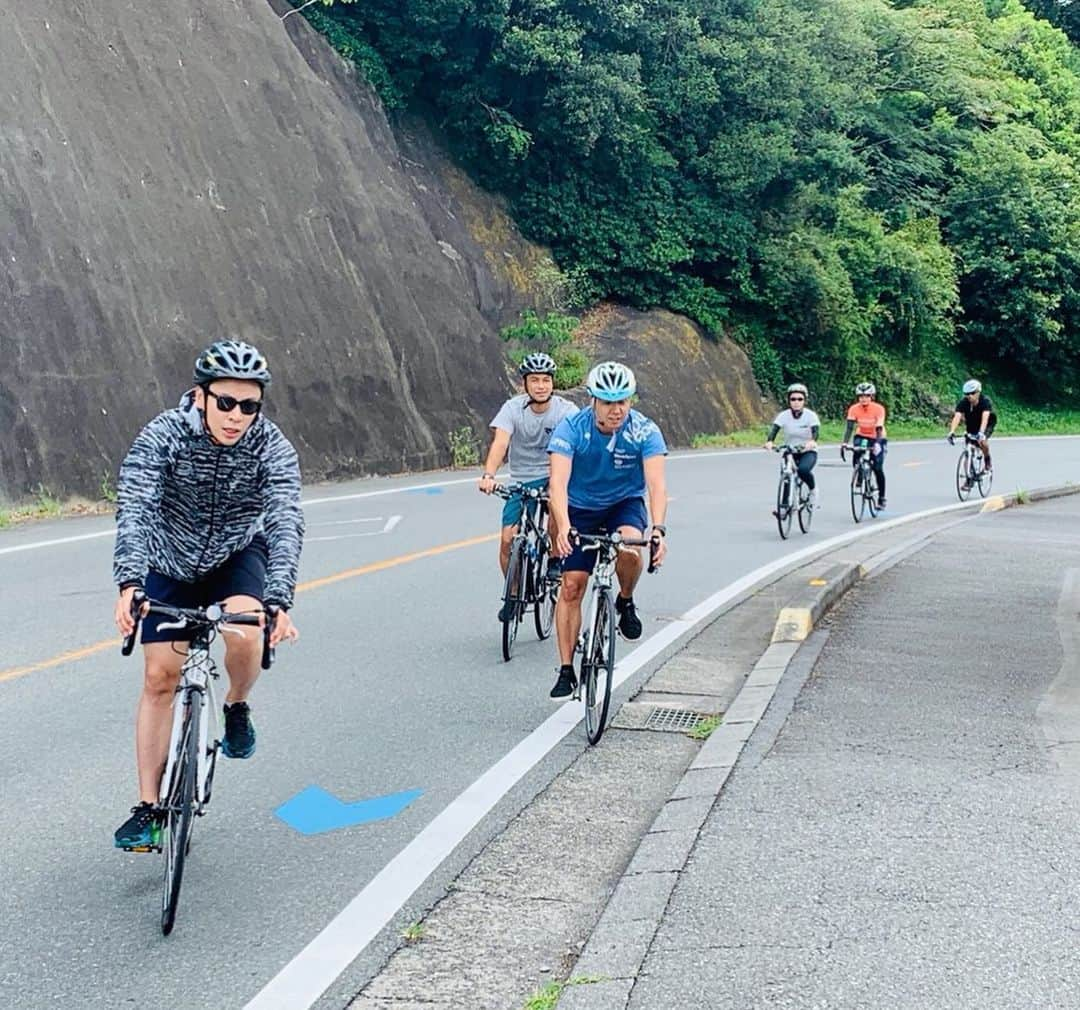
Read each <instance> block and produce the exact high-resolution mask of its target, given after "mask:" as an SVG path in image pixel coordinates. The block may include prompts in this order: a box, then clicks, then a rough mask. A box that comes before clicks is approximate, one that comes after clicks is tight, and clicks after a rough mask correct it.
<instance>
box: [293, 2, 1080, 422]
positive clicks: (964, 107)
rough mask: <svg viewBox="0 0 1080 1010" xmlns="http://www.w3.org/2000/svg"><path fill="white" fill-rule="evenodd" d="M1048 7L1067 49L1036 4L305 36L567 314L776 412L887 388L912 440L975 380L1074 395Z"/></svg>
mask: <svg viewBox="0 0 1080 1010" xmlns="http://www.w3.org/2000/svg"><path fill="white" fill-rule="evenodd" d="M1031 2H1032V3H1033V4H1034V5H1035V9H1037V10H1038V11H1039V12H1040V13H1041V14H1043V15H1045V16H1048V17H1051V18H1053V19H1054V20H1055V21H1057V23H1058V24H1060V25H1061V27H1062V28H1063V29H1065V31H1062V30H1060V29H1059V28H1058V27H1055V26H1054V25H1053V24H1051V23H1049V22H1048V21H1045V20H1042V19H1040V18H1039V17H1036V15H1035V14H1033V13H1032V12H1031V11H1030V10H1028V9H1027V8H1025V7H1024V6H1023V5H1022V4H1021V3H1020V2H1019V0H893V2H884V0H813V2H811V0H761V2H760V3H753V4H746V3H743V2H741V0H659V2H657V3H652V4H641V3H638V2H635V0H595V2H593V3H589V4H578V3H570V2H568V0H551V2H548V3H543V4H512V3H510V2H509V0H495V2H489V0H483V2H482V0H365V2H364V3H354V2H352V0H323V4H322V5H312V6H308V7H306V8H305V10H304V15H305V16H307V17H309V18H310V20H311V21H312V23H313V24H314V25H315V26H316V27H317V28H318V29H319V30H321V31H323V32H324V33H325V34H326V35H327V37H328V38H329V39H330V41H331V42H332V43H333V44H334V45H335V46H337V48H338V49H339V51H340V52H342V53H343V54H344V55H345V56H346V57H347V58H349V59H351V60H352V61H353V62H354V64H355V65H356V66H357V67H358V68H359V70H360V71H361V72H362V73H363V74H364V75H365V76H366V77H367V78H368V80H370V81H371V83H372V84H373V86H374V87H375V88H376V89H377V90H378V92H379V93H380V95H381V96H382V98H383V101H384V103H385V105H386V106H387V108H388V109H389V110H390V112H391V114H392V115H393V114H394V113H395V112H398V111H402V110H409V111H410V112H412V113H419V114H421V115H423V116H425V117H426V118H427V119H428V120H429V121H430V122H431V123H433V124H434V125H435V126H436V127H437V128H438V129H439V130H441V131H442V133H443V135H444V136H445V137H446V138H447V140H448V142H449V143H450V145H451V147H452V149H453V150H454V152H455V153H456V155H457V156H458V158H459V159H460V160H461V161H462V162H463V163H464V164H465V165H466V166H467V167H468V168H469V170H470V172H471V173H472V174H473V176H474V177H475V178H476V179H477V180H478V181H480V182H481V183H482V184H483V185H485V186H487V187H489V188H491V189H494V190H496V191H499V192H501V193H503V194H505V196H506V197H507V199H508V200H509V202H510V205H511V207H512V209H513V213H514V216H515V219H516V220H517V222H518V224H519V225H520V226H521V228H522V229H523V231H524V232H525V233H526V234H527V235H528V236H529V237H530V238H532V239H534V240H537V241H539V242H541V243H543V244H545V245H547V246H548V247H549V248H550V249H551V250H552V252H553V254H554V256H555V259H556V261H557V263H558V266H559V269H560V270H561V272H562V274H563V276H564V277H565V279H566V285H565V287H566V290H567V291H568V292H570V293H571V300H572V303H573V304H571V305H570V306H569V307H568V308H569V310H570V311H571V312H572V311H574V310H575V308H576V307H582V306H587V305H589V304H592V303H593V302H595V301H597V300H599V299H602V298H611V299H614V300H618V301H621V302H624V303H626V304H629V305H633V306H638V307H642V308H647V307H653V306H662V307H666V308H669V309H672V310H674V311H677V312H681V313H684V314H686V315H688V316H690V317H691V318H693V319H695V320H697V321H698V322H699V323H700V324H701V325H702V326H703V327H704V328H705V330H706V331H707V332H709V333H711V334H713V335H720V334H726V335H729V336H731V337H733V338H735V339H736V340H738V341H739V342H740V343H741V344H742V345H743V346H744V347H745V348H746V350H747V352H748V353H749V355H750V358H751V361H752V363H753V366H754V370H755V374H756V376H757V378H758V380H759V382H761V384H762V385H763V386H764V387H765V388H766V389H767V390H768V391H770V392H772V393H774V394H776V393H778V392H779V391H781V390H782V388H783V386H784V384H785V383H786V382H788V381H791V380H793V379H799V380H801V381H804V382H806V383H807V384H808V385H809V386H810V387H811V388H812V389H813V390H815V393H816V402H817V405H818V406H819V407H820V408H825V409H826V410H830V411H833V412H835V411H837V410H838V409H839V407H840V406H841V405H842V403H843V402H844V401H845V400H846V398H847V394H848V391H849V390H850V388H851V386H852V385H853V384H854V382H855V381H857V380H858V379H861V378H863V377H866V376H871V377H873V379H874V381H875V382H876V383H877V385H878V388H879V389H880V390H881V391H882V393H883V396H884V399H885V400H886V402H887V403H889V404H890V408H891V410H892V412H893V414H894V416H896V417H898V418H909V417H911V418H918V417H935V416H937V414H938V413H939V410H940V407H941V405H942V397H943V396H946V394H947V395H948V396H951V393H952V391H953V390H955V387H956V386H957V384H958V383H959V382H960V381H961V380H962V379H963V378H964V377H966V375H967V374H969V373H970V374H976V375H979V376H980V377H981V378H983V379H988V378H989V379H990V380H992V382H993V384H996V385H997V387H998V391H999V393H1003V394H1005V395H1006V396H1007V397H1008V398H1009V399H1012V400H1014V401H1016V402H1019V403H1024V404H1026V405H1029V406H1030V405H1038V406H1039V407H1040V408H1046V409H1047V410H1051V411H1053V410H1056V409H1058V408H1060V407H1062V406H1063V405H1065V404H1067V403H1068V402H1069V401H1070V399H1071V398H1072V397H1073V396H1074V394H1075V392H1076V391H1077V390H1078V389H1080V174H1078V165H1080V74H1078V68H1080V61H1078V57H1077V49H1076V48H1075V47H1074V45H1073V43H1072V42H1070V39H1069V36H1068V35H1067V34H1066V33H1065V32H1066V31H1073V32H1075V20H1076V15H1075V13H1074V12H1072V8H1071V7H1070V6H1069V5H1067V4H1061V3H1058V2H1055V0H1031ZM1073 6H1075V5H1073ZM538 322H540V323H544V322H546V321H545V320H538ZM523 325H524V326H525V327H526V328H528V327H529V326H531V325H532V322H531V321H528V320H526V321H523ZM525 336H526V339H528V337H527V335H525ZM1048 378H1049V379H1051V380H1052V381H1047V380H1048ZM564 381H567V382H569V379H566V380H564ZM1052 427H1053V426H1052Z"/></svg>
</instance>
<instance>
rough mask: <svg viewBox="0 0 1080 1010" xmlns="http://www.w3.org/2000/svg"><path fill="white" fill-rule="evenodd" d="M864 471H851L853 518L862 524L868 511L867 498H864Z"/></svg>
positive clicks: (857, 468) (857, 469) (856, 468)
mask: <svg viewBox="0 0 1080 1010" xmlns="http://www.w3.org/2000/svg"><path fill="white" fill-rule="evenodd" d="M862 485H863V482H862V470H861V469H860V468H859V467H855V469H854V470H852V471H851V518H852V519H854V520H855V522H857V523H861V522H862V518H863V513H864V512H865V511H866V498H865V497H864V496H863V487H862Z"/></svg>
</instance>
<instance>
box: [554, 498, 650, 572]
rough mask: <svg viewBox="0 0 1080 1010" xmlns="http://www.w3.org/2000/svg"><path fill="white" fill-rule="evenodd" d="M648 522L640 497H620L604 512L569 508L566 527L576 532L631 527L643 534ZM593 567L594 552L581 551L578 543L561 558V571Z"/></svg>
mask: <svg viewBox="0 0 1080 1010" xmlns="http://www.w3.org/2000/svg"><path fill="white" fill-rule="evenodd" d="M648 522H649V513H648V510H647V509H646V508H645V499H644V498H624V499H623V500H622V501H620V502H616V503H615V504H614V505H609V506H608V507H607V508H606V509H579V508H574V506H573V505H571V506H570V525H571V526H573V527H574V529H576V530H577V531H578V533H614V532H615V531H616V530H617V529H618V528H619V527H620V526H632V527H633V528H634V529H636V530H640V531H641V532H642V533H644V532H645V527H646V526H647V525H648ZM595 567H596V551H583V550H582V549H581V545H580V544H579V545H577V546H575V547H574V549H573V550H572V551H571V552H570V555H569V556H568V557H566V558H564V559H563V571H564V572H591V571H592V570H593V568H595Z"/></svg>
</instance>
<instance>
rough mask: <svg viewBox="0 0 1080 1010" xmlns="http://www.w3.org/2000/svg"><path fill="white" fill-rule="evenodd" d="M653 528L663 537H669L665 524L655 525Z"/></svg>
mask: <svg viewBox="0 0 1080 1010" xmlns="http://www.w3.org/2000/svg"><path fill="white" fill-rule="evenodd" d="M652 528H653V529H654V530H657V531H658V532H659V534H660V536H662V537H666V536H667V527H666V526H665V525H664V524H663V523H653V526H652Z"/></svg>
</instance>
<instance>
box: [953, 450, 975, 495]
mask: <svg viewBox="0 0 1080 1010" xmlns="http://www.w3.org/2000/svg"><path fill="white" fill-rule="evenodd" d="M970 456H971V453H970V451H969V450H968V449H965V450H964V451H963V452H962V453H960V458H959V459H958V460H957V461H956V494H957V495H958V497H959V498H960V500H961V501H967V500H968V498H970V497H971V488H972V481H971V471H970Z"/></svg>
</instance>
